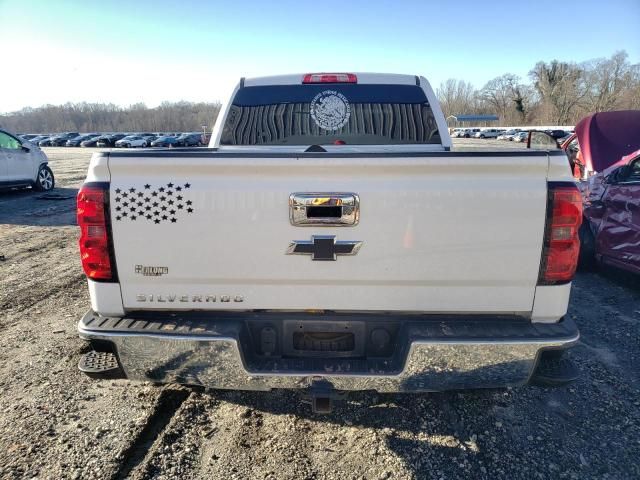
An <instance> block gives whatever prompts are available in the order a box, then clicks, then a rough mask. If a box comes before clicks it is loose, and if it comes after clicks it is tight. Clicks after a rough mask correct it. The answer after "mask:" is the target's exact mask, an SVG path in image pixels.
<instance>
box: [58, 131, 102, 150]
mask: <svg viewBox="0 0 640 480" xmlns="http://www.w3.org/2000/svg"><path fill="white" fill-rule="evenodd" d="M99 136H100V134H99V133H87V134H85V135H78V136H77V137H75V138H71V139H69V140H67V143H65V146H66V147H79V146H80V144H81V143H82V142H84V141H85V140H91V139H92V138H95V137H99Z"/></svg>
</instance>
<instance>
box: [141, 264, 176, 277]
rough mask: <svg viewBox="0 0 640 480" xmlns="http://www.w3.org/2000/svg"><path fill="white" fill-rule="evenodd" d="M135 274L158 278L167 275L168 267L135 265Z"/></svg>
mask: <svg viewBox="0 0 640 480" xmlns="http://www.w3.org/2000/svg"><path fill="white" fill-rule="evenodd" d="M136 273H137V274H139V275H144V276H145V277H159V276H161V275H166V274H167V273H169V267H147V266H145V265H136Z"/></svg>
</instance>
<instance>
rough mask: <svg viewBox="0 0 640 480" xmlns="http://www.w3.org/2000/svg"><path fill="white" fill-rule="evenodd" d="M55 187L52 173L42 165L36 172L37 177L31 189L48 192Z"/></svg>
mask: <svg viewBox="0 0 640 480" xmlns="http://www.w3.org/2000/svg"><path fill="white" fill-rule="evenodd" d="M54 186H55V179H54V178H53V172H52V171H51V169H50V168H49V167H47V166H46V165H43V166H41V167H40V170H38V177H37V178H36V182H35V184H34V185H33V188H34V189H36V190H37V191H38V192H48V191H49V190H51V189H53V187H54Z"/></svg>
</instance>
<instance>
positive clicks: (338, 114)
mask: <svg viewBox="0 0 640 480" xmlns="http://www.w3.org/2000/svg"><path fill="white" fill-rule="evenodd" d="M309 113H310V114H311V118H313V121H314V122H315V123H316V125H318V127H320V128H322V129H323V130H339V129H341V128H342V127H343V126H344V125H345V124H346V123H347V122H348V121H349V117H350V116H351V106H350V105H349V101H348V100H347V97H345V96H344V95H343V94H341V93H340V92H336V91H335V90H325V91H323V92H320V93H318V94H317V95H316V96H315V97H313V100H311V107H310V111H309Z"/></svg>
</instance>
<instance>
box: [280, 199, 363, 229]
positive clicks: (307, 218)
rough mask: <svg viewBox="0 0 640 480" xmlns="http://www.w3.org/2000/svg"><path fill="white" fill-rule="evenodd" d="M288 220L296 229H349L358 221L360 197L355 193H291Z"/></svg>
mask: <svg viewBox="0 0 640 480" xmlns="http://www.w3.org/2000/svg"><path fill="white" fill-rule="evenodd" d="M289 220H290V221H291V225H294V226H297V227H312V226H338V227H349V226H354V225H357V224H358V221H359V220H360V197H358V195H357V194H355V193H335V192H331V193H325V192H320V193H317V192H314V193H311V192H309V193H307V192H304V193H300V192H299V193H292V194H291V195H289Z"/></svg>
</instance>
